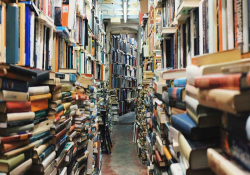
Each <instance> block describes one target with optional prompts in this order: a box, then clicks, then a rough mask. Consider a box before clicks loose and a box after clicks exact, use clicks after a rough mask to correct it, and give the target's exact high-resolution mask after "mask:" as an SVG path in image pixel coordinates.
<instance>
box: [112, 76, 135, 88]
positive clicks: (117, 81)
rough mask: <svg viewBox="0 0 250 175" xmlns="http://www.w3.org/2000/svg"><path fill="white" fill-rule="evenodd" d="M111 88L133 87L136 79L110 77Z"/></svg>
mask: <svg viewBox="0 0 250 175" xmlns="http://www.w3.org/2000/svg"><path fill="white" fill-rule="evenodd" d="M111 83H112V88H133V87H136V86H137V80H136V79H133V78H130V77H128V78H123V77H112V80H111Z"/></svg>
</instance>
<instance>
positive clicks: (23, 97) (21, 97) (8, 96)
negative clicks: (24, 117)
mask: <svg viewBox="0 0 250 175" xmlns="http://www.w3.org/2000/svg"><path fill="white" fill-rule="evenodd" d="M2 93H3V99H0V101H28V100H29V94H28V93H24V92H15V91H6V90H3V91H2Z"/></svg>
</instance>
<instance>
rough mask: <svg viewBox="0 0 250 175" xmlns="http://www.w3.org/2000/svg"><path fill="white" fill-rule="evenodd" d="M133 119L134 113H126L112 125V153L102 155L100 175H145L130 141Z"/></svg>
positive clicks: (143, 167)
mask: <svg viewBox="0 0 250 175" xmlns="http://www.w3.org/2000/svg"><path fill="white" fill-rule="evenodd" d="M134 117H135V113H134V112H130V113H127V114H125V115H123V116H121V117H120V118H119V123H118V124H117V125H114V127H113V135H112V139H113V148H112V153H111V155H107V154H103V161H102V162H103V165H102V175H146V168H147V167H146V166H145V165H143V164H141V162H140V161H139V158H138V156H137V151H136V146H135V144H134V143H133V140H132V138H133V122H134Z"/></svg>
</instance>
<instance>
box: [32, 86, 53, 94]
mask: <svg viewBox="0 0 250 175" xmlns="http://www.w3.org/2000/svg"><path fill="white" fill-rule="evenodd" d="M49 93H50V89H49V86H37V87H29V95H30V96H35V95H42V94H49Z"/></svg>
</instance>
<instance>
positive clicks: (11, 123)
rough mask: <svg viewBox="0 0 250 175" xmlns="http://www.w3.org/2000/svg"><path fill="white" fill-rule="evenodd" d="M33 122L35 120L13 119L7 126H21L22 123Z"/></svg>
mask: <svg viewBox="0 0 250 175" xmlns="http://www.w3.org/2000/svg"><path fill="white" fill-rule="evenodd" d="M31 123H33V120H20V121H12V122H7V127H13V126H21V125H27V124H31Z"/></svg>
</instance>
